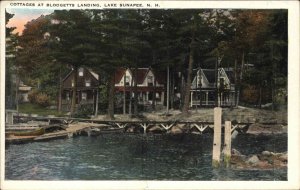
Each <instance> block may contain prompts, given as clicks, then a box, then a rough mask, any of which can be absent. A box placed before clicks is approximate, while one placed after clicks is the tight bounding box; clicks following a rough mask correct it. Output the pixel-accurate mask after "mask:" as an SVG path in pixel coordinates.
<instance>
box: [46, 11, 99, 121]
mask: <svg viewBox="0 0 300 190" xmlns="http://www.w3.org/2000/svg"><path fill="white" fill-rule="evenodd" d="M90 21H91V19H90V15H89V14H88V13H87V12H85V11H83V10H56V11H54V13H53V14H52V15H51V22H52V25H51V27H50V28H49V34H50V36H49V37H50V38H51V40H50V45H51V46H50V47H51V48H52V49H51V54H52V56H53V57H54V58H55V59H56V60H57V61H59V62H61V63H65V64H68V65H70V66H71V67H72V69H73V70H74V73H75V74H74V75H73V76H74V78H73V84H74V85H73V90H72V91H73V92H72V101H71V102H72V103H71V110H70V112H71V115H73V114H74V112H75V105H76V97H77V95H76V92H77V75H78V68H79V67H80V66H83V65H86V64H87V57H88V53H89V52H91V51H92V50H93V49H92V47H91V45H90V44H91V42H92V40H93V39H92V37H91V34H92V33H91V29H90V27H89V24H90Z"/></svg>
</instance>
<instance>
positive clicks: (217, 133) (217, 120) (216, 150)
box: [212, 107, 222, 167]
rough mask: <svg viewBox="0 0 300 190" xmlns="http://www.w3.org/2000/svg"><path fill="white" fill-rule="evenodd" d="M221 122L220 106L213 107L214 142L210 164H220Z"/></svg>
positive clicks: (216, 165) (214, 165)
mask: <svg viewBox="0 0 300 190" xmlns="http://www.w3.org/2000/svg"><path fill="white" fill-rule="evenodd" d="M221 124H222V108H220V107H215V108H214V144H213V155H212V166H213V167H219V166H220V156H221Z"/></svg>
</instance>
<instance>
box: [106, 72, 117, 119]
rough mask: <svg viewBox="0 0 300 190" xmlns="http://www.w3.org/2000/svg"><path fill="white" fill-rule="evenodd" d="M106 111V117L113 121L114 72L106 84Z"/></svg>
mask: <svg viewBox="0 0 300 190" xmlns="http://www.w3.org/2000/svg"><path fill="white" fill-rule="evenodd" d="M108 89H109V93H108V109H107V115H108V117H109V119H111V120H113V119H115V117H114V111H115V110H114V109H115V108H114V100H115V75H114V72H112V73H111V75H110V78H109V82H108Z"/></svg>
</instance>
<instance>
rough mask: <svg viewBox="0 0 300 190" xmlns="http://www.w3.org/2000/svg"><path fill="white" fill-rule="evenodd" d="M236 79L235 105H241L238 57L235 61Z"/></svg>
mask: <svg viewBox="0 0 300 190" xmlns="http://www.w3.org/2000/svg"><path fill="white" fill-rule="evenodd" d="M234 80H235V94H234V95H235V97H234V100H235V107H238V106H239V80H238V68H237V58H236V59H235V61H234Z"/></svg>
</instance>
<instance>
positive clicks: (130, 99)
mask: <svg viewBox="0 0 300 190" xmlns="http://www.w3.org/2000/svg"><path fill="white" fill-rule="evenodd" d="M132 86H133V74H132V75H131V81H130V87H129V88H130V90H129V96H130V97H129V108H128V112H129V115H130V116H132Z"/></svg>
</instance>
